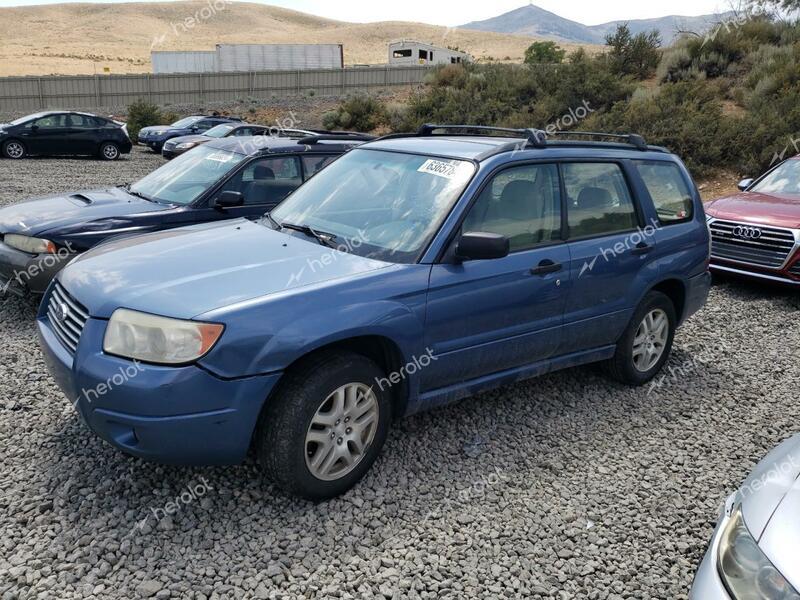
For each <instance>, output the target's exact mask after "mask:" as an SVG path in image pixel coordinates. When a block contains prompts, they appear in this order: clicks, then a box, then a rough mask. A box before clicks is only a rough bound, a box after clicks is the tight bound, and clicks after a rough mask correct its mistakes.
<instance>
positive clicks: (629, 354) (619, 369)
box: [603, 292, 678, 386]
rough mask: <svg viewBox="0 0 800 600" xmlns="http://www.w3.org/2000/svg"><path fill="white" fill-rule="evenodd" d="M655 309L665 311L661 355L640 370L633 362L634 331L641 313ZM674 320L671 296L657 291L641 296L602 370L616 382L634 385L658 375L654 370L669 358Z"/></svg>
mask: <svg viewBox="0 0 800 600" xmlns="http://www.w3.org/2000/svg"><path fill="white" fill-rule="evenodd" d="M659 309H660V310H662V311H664V313H666V315H667V319H668V322H669V325H668V327H669V331H668V335H667V341H666V344H665V346H664V350H663V352H662V354H661V357H660V358H659V359H658V362H656V363H655V365H653V367H652V368H650V369H648V370H647V371H642V370H639V369H638V368H637V367H636V365H635V363H634V357H633V344H634V338H635V337H636V332H637V331H638V329H639V327H640V325H641V324H642V322H643V321H644V319H645V317H646V316H647V315H648V314H650V313H651V312H652V311H654V310H659ZM677 324H678V319H677V316H676V314H675V306H674V305H673V304H672V300H670V299H669V297H668V296H666V295H665V294H662V293H661V292H650V293H648V294H647V295H646V296H645V297H644V300H642V302H641V303H640V304H639V307H638V308H637V309H636V312H634V313H633V317H632V318H631V322H630V323H629V324H628V326H627V327H626V329H625V332H624V333H623V334H622V337H621V338H620V340H619V341H618V342H617V351H616V353H615V354H614V357H613V358H611V359H609V360H608V361H606V362H605V363H604V364H603V366H604V367H605V371H606V372H607V373H608V375H609V376H610V377H612V378H613V379H616V380H617V381H619V382H622V383H625V384H628V385H634V386H640V385H644V384H645V383H647V382H648V381H650V380H651V379H653V378H654V377H655V376H656V375H658V372H659V371H660V370H661V369H662V368H663V367H664V363H666V362H667V360H669V355H670V352H671V351H672V342H673V340H674V339H675V329H676V328H677Z"/></svg>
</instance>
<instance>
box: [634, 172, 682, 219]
mask: <svg viewBox="0 0 800 600" xmlns="http://www.w3.org/2000/svg"><path fill="white" fill-rule="evenodd" d="M635 164H636V168H637V170H638V171H639V175H641V176H642V180H643V181H644V185H645V187H646V188H647V191H648V192H649V193H650V197H651V198H652V199H653V205H654V206H655V209H656V213H657V214H658V220H659V221H660V222H661V223H662V224H663V225H667V224H670V223H682V222H684V221H690V220H691V219H692V218H693V217H694V202H693V200H692V192H691V190H690V189H689V185H688V184H687V183H686V180H685V179H684V177H683V173H682V172H681V170H680V168H679V167H678V165H676V164H674V163H669V162H656V161H635Z"/></svg>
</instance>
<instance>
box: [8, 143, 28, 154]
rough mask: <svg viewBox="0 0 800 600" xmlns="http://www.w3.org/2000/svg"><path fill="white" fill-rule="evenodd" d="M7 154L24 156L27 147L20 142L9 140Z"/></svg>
mask: <svg viewBox="0 0 800 600" xmlns="http://www.w3.org/2000/svg"><path fill="white" fill-rule="evenodd" d="M6 154H7V155H8V157H9V158H22V157H23V156H24V155H25V148H24V147H23V146H22V144H20V143H19V142H8V144H6Z"/></svg>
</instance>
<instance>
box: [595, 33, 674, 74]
mask: <svg viewBox="0 0 800 600" xmlns="http://www.w3.org/2000/svg"><path fill="white" fill-rule="evenodd" d="M606 45H607V46H610V47H611V50H610V51H609V53H608V58H609V61H610V67H611V70H612V71H613V72H614V73H616V74H618V75H633V76H635V77H637V78H639V79H647V78H648V77H649V76H650V75H652V74H653V72H654V71H655V70H656V67H657V66H658V62H659V60H660V58H661V54H660V51H659V48H661V36H660V35H659V33H658V31H656V30H655V29H654V30H652V31H648V32H641V33H637V34H636V35H633V34H631V30H630V27H628V24H627V23H623V24H621V25H617V29H616V31H614V33H610V34H608V35H607V36H606Z"/></svg>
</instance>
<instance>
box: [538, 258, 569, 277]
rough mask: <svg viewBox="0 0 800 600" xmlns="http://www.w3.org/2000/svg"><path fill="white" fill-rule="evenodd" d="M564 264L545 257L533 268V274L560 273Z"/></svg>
mask: <svg viewBox="0 0 800 600" xmlns="http://www.w3.org/2000/svg"><path fill="white" fill-rule="evenodd" d="M563 268H564V266H563V265H562V264H561V263H557V262H553V261H552V260H550V259H549V258H548V259H545V260H543V261H542V262H540V263H539V265H538V266H536V267H534V268H532V269H531V275H547V274H548V273H558V272H559V271H560V270H561V269H563Z"/></svg>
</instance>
